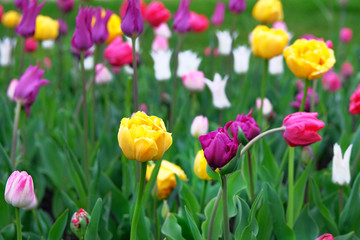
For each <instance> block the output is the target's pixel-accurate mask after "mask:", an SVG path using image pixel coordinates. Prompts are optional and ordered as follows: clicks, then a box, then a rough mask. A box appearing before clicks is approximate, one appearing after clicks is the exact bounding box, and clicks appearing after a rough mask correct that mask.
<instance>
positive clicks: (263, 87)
mask: <svg viewBox="0 0 360 240" xmlns="http://www.w3.org/2000/svg"><path fill="white" fill-rule="evenodd" d="M268 66H269V60H267V59H265V60H264V68H263V76H262V79H261V93H260V98H261V104H260V113H259V116H258V121H257V122H258V124H259V125H260V126H262V115H263V107H264V98H265V92H266V80H267V76H268Z"/></svg>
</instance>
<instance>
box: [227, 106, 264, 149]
mask: <svg viewBox="0 0 360 240" xmlns="http://www.w3.org/2000/svg"><path fill="white" fill-rule="evenodd" d="M239 128H240V129H241V130H242V132H243V133H244V135H245V137H246V139H247V140H248V141H251V140H252V139H253V138H254V137H256V136H257V135H259V133H260V128H259V126H258V124H257V123H256V121H255V119H254V118H253V117H252V109H251V110H250V112H249V113H248V114H247V115H246V116H245V115H244V114H243V113H242V114H241V115H240V114H239V115H237V117H236V121H230V122H228V123H226V125H225V129H226V131H227V130H229V131H230V134H231V135H232V136H233V137H234V139H235V140H236V142H237V143H239V141H240V139H238V132H239Z"/></svg>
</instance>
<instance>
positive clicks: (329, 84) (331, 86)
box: [321, 70, 341, 92]
mask: <svg viewBox="0 0 360 240" xmlns="http://www.w3.org/2000/svg"><path fill="white" fill-rule="evenodd" d="M321 82H322V85H323V87H324V88H325V90H327V91H331V92H336V91H337V90H339V89H340V88H341V79H340V77H339V75H338V74H337V73H336V72H334V71H332V70H330V71H328V72H327V73H325V74H324V75H323V77H322V81H321Z"/></svg>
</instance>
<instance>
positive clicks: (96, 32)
mask: <svg viewBox="0 0 360 240" xmlns="http://www.w3.org/2000/svg"><path fill="white" fill-rule="evenodd" d="M101 11H102V9H101V7H99V8H97V9H95V14H94V15H95V24H94V27H93V28H92V30H91V33H92V39H93V41H94V43H96V44H100V43H104V42H105V41H106V39H107V38H108V36H109V32H108V29H107V23H108V21H109V19H110V17H111V15H112V14H113V12H112V11H110V10H108V9H106V10H105V16H104V17H102V16H101Z"/></svg>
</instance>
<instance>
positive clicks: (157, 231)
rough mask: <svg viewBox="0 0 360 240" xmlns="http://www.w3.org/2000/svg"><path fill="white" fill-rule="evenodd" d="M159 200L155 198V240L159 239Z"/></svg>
mask: <svg viewBox="0 0 360 240" xmlns="http://www.w3.org/2000/svg"><path fill="white" fill-rule="evenodd" d="M157 201H158V200H157V198H154V221H155V234H154V236H155V239H159V230H158V229H159V220H158V214H157Z"/></svg>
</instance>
